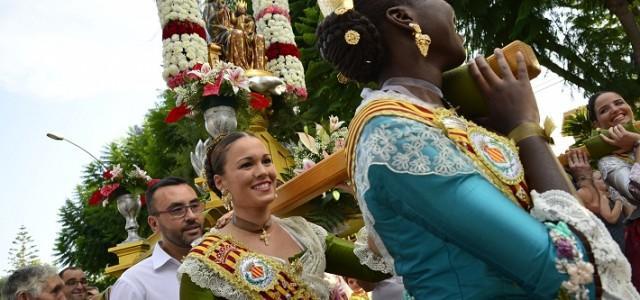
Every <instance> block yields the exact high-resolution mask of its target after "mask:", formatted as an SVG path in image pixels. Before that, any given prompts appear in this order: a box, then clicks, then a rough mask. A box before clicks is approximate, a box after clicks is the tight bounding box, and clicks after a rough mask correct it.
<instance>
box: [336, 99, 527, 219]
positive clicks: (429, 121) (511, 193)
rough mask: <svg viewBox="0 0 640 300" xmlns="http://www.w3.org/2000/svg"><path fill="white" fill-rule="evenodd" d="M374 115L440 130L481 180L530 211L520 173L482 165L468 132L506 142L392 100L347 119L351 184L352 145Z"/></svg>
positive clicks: (441, 115)
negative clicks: (503, 172) (509, 173)
mask: <svg viewBox="0 0 640 300" xmlns="http://www.w3.org/2000/svg"><path fill="white" fill-rule="evenodd" d="M376 116H399V117H403V118H407V119H410V120H413V121H417V122H420V123H422V124H425V125H427V126H430V127H434V128H439V129H442V130H443V131H444V132H445V134H446V136H447V137H448V138H449V139H450V140H451V141H453V142H454V144H455V145H456V147H458V149H459V150H460V151H462V153H464V154H465V155H466V156H467V157H469V158H470V159H471V160H472V161H473V162H474V164H475V166H476V168H477V169H478V170H479V171H480V174H481V175H483V177H485V178H486V179H487V180H488V181H489V182H491V183H492V184H493V185H494V186H495V187H496V188H498V189H499V190H500V191H501V192H502V193H503V194H504V195H505V196H506V197H507V198H509V199H510V200H511V201H512V202H514V203H515V204H517V205H518V206H520V207H522V208H524V209H526V210H529V209H531V207H532V204H531V203H532V202H531V198H530V196H529V190H528V187H527V185H526V183H525V181H524V172H522V173H521V174H519V175H518V176H517V178H515V179H510V178H506V177H505V176H502V175H501V174H500V172H499V171H498V170H496V169H495V168H492V166H491V165H489V164H487V163H485V162H483V160H482V159H480V158H479V156H478V153H476V150H475V149H474V148H473V146H472V143H471V142H470V140H469V135H468V133H469V131H472V130H482V131H483V132H482V133H483V134H486V135H487V136H490V137H492V138H495V139H498V140H499V141H501V142H504V143H508V142H509V141H508V139H506V138H504V137H500V136H498V135H496V134H494V133H491V132H489V131H487V130H486V129H484V128H482V127H480V126H477V125H475V124H473V123H472V122H469V121H467V120H465V119H464V118H461V117H458V116H456V115H455V113H453V112H452V111H450V110H447V109H444V108H438V109H436V110H434V111H432V110H430V109H427V108H424V107H421V106H417V105H413V104H410V103H406V102H402V101H398V100H394V99H380V100H375V101H372V102H370V103H369V104H367V105H366V106H364V107H363V108H362V109H360V111H358V113H356V115H355V116H354V117H353V119H352V120H351V123H350V124H349V137H348V138H347V146H346V151H345V153H346V156H347V174H348V176H349V178H350V180H351V181H352V182H353V179H354V174H355V155H356V144H357V143H358V139H359V137H360V134H361V133H362V130H363V129H364V125H366V123H367V122H368V121H369V120H371V119H372V118H374V117H376ZM446 117H455V119H457V120H458V121H461V122H462V123H463V124H464V125H465V127H466V130H463V129H459V128H455V127H450V126H447V125H445V124H444V123H445V122H443V119H444V118H446ZM507 145H509V147H514V149H515V153H516V155H517V148H515V146H514V145H511V144H510V143H508V144H507Z"/></svg>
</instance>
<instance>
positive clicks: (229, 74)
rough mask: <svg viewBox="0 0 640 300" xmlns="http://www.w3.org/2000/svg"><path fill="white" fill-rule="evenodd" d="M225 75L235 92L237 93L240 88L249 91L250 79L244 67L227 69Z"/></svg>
mask: <svg viewBox="0 0 640 300" xmlns="http://www.w3.org/2000/svg"><path fill="white" fill-rule="evenodd" d="M223 77H224V79H225V80H227V81H229V83H230V84H231V88H233V92H234V93H235V94H237V93H238V91H239V90H240V89H243V90H245V91H249V80H247V77H245V76H244V70H242V68H237V67H236V68H229V69H225V72H224V75H223Z"/></svg>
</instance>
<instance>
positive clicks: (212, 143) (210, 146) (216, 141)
mask: <svg viewBox="0 0 640 300" xmlns="http://www.w3.org/2000/svg"><path fill="white" fill-rule="evenodd" d="M227 135H229V134H228V133H221V134H219V135H217V136H216V137H215V138H213V140H211V141H210V142H209V144H207V158H208V157H209V154H210V153H211V151H213V149H215V148H216V146H217V145H218V144H219V143H220V141H222V140H223V139H224V138H225V137H226V136H227Z"/></svg>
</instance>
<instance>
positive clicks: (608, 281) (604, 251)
mask: <svg viewBox="0 0 640 300" xmlns="http://www.w3.org/2000/svg"><path fill="white" fill-rule="evenodd" d="M531 196H532V199H533V209H532V210H531V215H532V216H533V217H534V218H536V219H538V220H539V221H543V222H544V221H564V222H565V223H567V224H569V225H571V226H573V227H574V228H575V229H577V230H578V231H580V232H581V233H582V234H583V235H584V236H585V237H586V239H587V242H588V243H589V245H590V246H591V250H592V252H593V256H594V261H595V264H596V267H597V270H598V273H599V275H600V281H601V284H602V289H603V297H602V298H603V299H621V300H622V299H640V295H639V294H638V292H637V291H636V289H635V288H634V287H633V285H632V284H631V267H630V266H629V263H628V262H627V259H626V258H625V257H624V255H622V252H621V251H620V247H618V245H617V244H616V243H615V242H614V241H613V240H612V239H611V235H609V232H608V231H607V229H606V228H605V226H604V224H602V222H601V221H600V220H599V219H598V217H596V216H595V215H594V214H592V213H591V212H590V211H588V210H587V209H586V208H584V207H583V206H582V205H580V204H579V202H578V200H577V199H576V198H574V197H573V196H572V195H570V194H568V193H566V192H563V191H558V190H554V191H547V192H544V193H542V194H539V193H537V192H535V191H532V192H531Z"/></svg>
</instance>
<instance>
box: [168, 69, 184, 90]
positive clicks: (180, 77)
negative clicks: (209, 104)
mask: <svg viewBox="0 0 640 300" xmlns="http://www.w3.org/2000/svg"><path fill="white" fill-rule="evenodd" d="M183 84H184V72H180V73H178V74H177V75H176V76H172V77H169V79H168V80H167V86H169V88H172V89H173V88H176V87H179V86H181V85H183Z"/></svg>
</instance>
